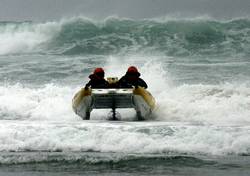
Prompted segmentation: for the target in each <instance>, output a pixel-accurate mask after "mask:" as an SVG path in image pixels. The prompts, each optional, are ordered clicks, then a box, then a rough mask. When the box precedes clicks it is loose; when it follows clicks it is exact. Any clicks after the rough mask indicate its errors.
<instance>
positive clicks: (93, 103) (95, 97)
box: [72, 87, 155, 120]
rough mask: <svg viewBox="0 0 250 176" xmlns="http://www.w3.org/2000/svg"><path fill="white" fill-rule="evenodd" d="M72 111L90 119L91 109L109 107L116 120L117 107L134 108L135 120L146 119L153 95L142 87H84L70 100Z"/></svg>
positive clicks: (84, 118)
mask: <svg viewBox="0 0 250 176" xmlns="http://www.w3.org/2000/svg"><path fill="white" fill-rule="evenodd" d="M72 107H73V110H74V112H75V113H76V114H77V115H79V116H80V117H81V118H82V119H83V120H89V119H90V113H91V111H92V110H93V109H111V110H112V112H113V114H112V120H117V118H116V113H115V110H116V109H117V108H134V109H135V111H136V114H137V120H148V119H150V117H151V113H152V111H153V109H154V108H155V99H154V97H153V96H152V95H151V94H150V93H149V92H148V91H147V90H146V89H144V88H142V87H137V88H109V89H90V88H89V89H84V88H82V89H81V90H80V91H79V92H77V93H76V95H75V96H74V98H73V100H72Z"/></svg>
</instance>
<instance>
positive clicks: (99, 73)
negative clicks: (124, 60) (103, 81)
mask: <svg viewBox="0 0 250 176" xmlns="http://www.w3.org/2000/svg"><path fill="white" fill-rule="evenodd" d="M104 74H105V73H104V70H103V68H96V69H95V70H94V75H97V76H99V77H102V78H104Z"/></svg>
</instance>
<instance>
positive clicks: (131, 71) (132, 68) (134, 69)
mask: <svg viewBox="0 0 250 176" xmlns="http://www.w3.org/2000/svg"><path fill="white" fill-rule="evenodd" d="M127 73H138V70H137V68H136V67H135V66H130V67H129V68H128V71H127Z"/></svg>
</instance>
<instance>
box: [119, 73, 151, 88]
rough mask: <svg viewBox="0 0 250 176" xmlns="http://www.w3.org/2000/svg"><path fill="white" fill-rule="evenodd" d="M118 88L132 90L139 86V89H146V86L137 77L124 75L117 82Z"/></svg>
mask: <svg viewBox="0 0 250 176" xmlns="http://www.w3.org/2000/svg"><path fill="white" fill-rule="evenodd" d="M118 84H119V87H121V88H132V87H133V86H135V87H136V86H140V87H143V88H145V89H146V88H148V85H147V84H146V82H145V81H144V80H143V79H141V78H139V77H134V76H128V75H125V76H123V77H122V78H121V79H120V80H119V82H118Z"/></svg>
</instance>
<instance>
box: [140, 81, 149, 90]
mask: <svg viewBox="0 0 250 176" xmlns="http://www.w3.org/2000/svg"><path fill="white" fill-rule="evenodd" d="M138 86H141V87H144V88H145V89H147V88H148V85H147V83H146V82H145V81H144V80H143V79H141V78H139V79H138Z"/></svg>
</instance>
